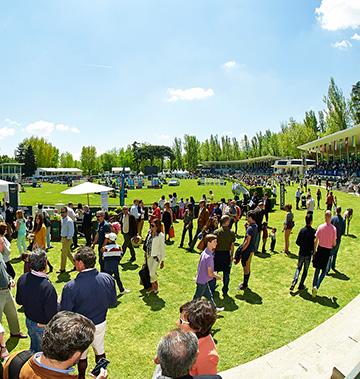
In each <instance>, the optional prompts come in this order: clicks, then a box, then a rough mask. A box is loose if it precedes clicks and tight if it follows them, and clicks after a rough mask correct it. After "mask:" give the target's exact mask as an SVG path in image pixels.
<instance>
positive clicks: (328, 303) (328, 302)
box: [300, 290, 340, 309]
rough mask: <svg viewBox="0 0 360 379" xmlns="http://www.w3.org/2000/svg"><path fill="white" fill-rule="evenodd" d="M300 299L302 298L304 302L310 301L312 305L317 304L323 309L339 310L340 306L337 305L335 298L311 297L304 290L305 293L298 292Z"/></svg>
mask: <svg viewBox="0 0 360 379" xmlns="http://www.w3.org/2000/svg"><path fill="white" fill-rule="evenodd" d="M300 297H302V298H303V299H304V300H307V301H311V302H312V303H319V304H320V305H322V306H324V307H329V308H334V309H336V308H339V307H340V305H339V304H338V303H337V297H333V298H330V297H327V296H316V297H312V296H311V294H310V293H309V292H308V291H307V290H306V291H301V292H300Z"/></svg>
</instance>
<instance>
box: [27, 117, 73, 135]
mask: <svg viewBox="0 0 360 379" xmlns="http://www.w3.org/2000/svg"><path fill="white" fill-rule="evenodd" d="M55 130H56V131H58V132H69V133H80V130H79V129H78V128H76V127H72V126H69V125H65V124H55V123H54V122H50V121H44V120H39V121H35V122H33V123H31V124H29V125H28V126H26V128H25V131H26V132H28V133H29V134H35V135H38V136H42V137H47V136H49V135H51V134H52V133H53V132H54V131H55Z"/></svg>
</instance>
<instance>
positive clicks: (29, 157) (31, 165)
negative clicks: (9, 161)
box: [23, 145, 37, 177]
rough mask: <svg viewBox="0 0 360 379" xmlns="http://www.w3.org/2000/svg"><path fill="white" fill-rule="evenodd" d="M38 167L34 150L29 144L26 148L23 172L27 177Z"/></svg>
mask: <svg viewBox="0 0 360 379" xmlns="http://www.w3.org/2000/svg"><path fill="white" fill-rule="evenodd" d="M36 169H37V165H36V159H35V154H34V150H33V148H32V146H31V145H28V146H27V148H26V150H25V162H24V168H23V172H24V175H25V176H26V177H30V176H33V175H34V174H35V171H36Z"/></svg>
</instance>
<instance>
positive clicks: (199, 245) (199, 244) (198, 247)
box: [196, 238, 206, 251]
mask: <svg viewBox="0 0 360 379" xmlns="http://www.w3.org/2000/svg"><path fill="white" fill-rule="evenodd" d="M205 247H206V246H205V238H203V239H201V240H200V242H199V243H198V244H197V246H196V248H197V249H198V250H201V251H203V250H205Z"/></svg>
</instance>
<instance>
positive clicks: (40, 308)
mask: <svg viewBox="0 0 360 379" xmlns="http://www.w3.org/2000/svg"><path fill="white" fill-rule="evenodd" d="M29 263H30V269H31V272H27V273H26V274H23V275H21V276H20V278H19V280H18V282H17V291H16V302H17V303H18V304H19V305H22V306H23V307H24V312H25V316H26V326H27V329H28V334H29V336H30V339H31V343H30V350H31V351H33V352H34V353H37V352H39V351H42V350H41V339H42V335H43V333H44V328H45V325H46V324H47V323H48V322H49V321H50V320H51V318H52V317H53V316H54V315H55V314H56V313H57V311H58V302H57V294H56V291H55V288H54V286H53V285H52V284H51V283H50V281H49V279H48V277H47V275H46V268H47V260H46V253H45V251H43V250H38V251H35V252H33V253H31V254H29Z"/></svg>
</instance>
